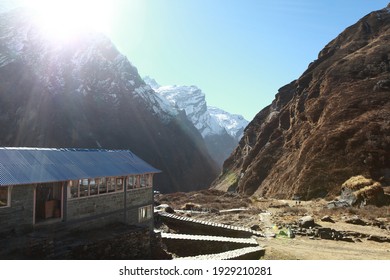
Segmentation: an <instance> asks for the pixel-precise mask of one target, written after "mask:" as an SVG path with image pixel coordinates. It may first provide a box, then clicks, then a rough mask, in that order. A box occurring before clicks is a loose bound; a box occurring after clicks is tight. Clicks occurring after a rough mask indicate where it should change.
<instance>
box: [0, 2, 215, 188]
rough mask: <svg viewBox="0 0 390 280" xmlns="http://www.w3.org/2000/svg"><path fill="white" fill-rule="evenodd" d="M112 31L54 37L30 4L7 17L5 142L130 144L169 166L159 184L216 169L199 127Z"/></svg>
mask: <svg viewBox="0 0 390 280" xmlns="http://www.w3.org/2000/svg"><path fill="white" fill-rule="evenodd" d="M158 98H159V97H158V96H157V95H156V94H155V92H154V91H153V90H152V89H151V88H150V87H149V86H147V85H146V84H145V83H144V81H143V80H142V79H141V78H140V76H139V74H138V72H137V69H136V68H135V67H134V66H133V65H131V63H130V62H129V61H128V60H127V58H126V57H125V56H123V55H122V54H121V53H119V52H118V50H117V49H116V48H115V46H114V45H113V44H112V43H111V42H110V40H109V39H108V38H106V37H105V36H103V35H100V34H96V33H82V34H79V35H78V37H77V38H75V39H74V40H73V41H69V42H67V43H64V42H63V43H58V42H55V41H51V40H50V38H47V37H46V36H45V34H44V32H42V31H41V29H40V28H39V26H36V25H34V22H33V21H32V20H31V18H30V17H29V15H28V13H27V12H26V11H24V10H16V11H12V12H10V13H6V14H2V15H1V17H0V145H1V146H32V147H70V148H72V147H75V148H76V147H81V148H106V149H130V150H131V151H133V152H134V153H136V154H137V155H138V156H140V157H141V158H143V159H144V160H146V161H147V162H149V163H150V164H152V165H153V166H154V167H156V168H158V169H160V170H162V171H163V172H162V173H161V174H158V175H156V180H155V182H156V183H155V185H156V188H158V189H159V190H160V191H163V192H174V191H188V190H197V189H201V188H206V187H207V186H208V185H209V184H210V183H211V182H212V180H213V179H215V177H216V175H217V167H216V166H215V164H214V162H213V161H212V160H211V158H210V156H209V155H208V153H207V148H206V147H205V144H204V141H203V139H202V137H201V135H200V133H199V132H198V131H197V130H196V128H195V127H194V126H193V125H192V123H191V122H189V121H188V119H187V118H186V116H185V115H183V114H178V115H170V114H169V112H166V111H164V109H163V108H161V106H160V105H159V102H158V101H159V100H158Z"/></svg>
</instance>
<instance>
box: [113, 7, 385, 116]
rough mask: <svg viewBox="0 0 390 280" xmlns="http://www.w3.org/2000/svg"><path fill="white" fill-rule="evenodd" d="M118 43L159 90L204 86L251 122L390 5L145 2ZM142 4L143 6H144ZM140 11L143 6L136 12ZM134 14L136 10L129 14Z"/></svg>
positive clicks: (122, 25)
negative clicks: (333, 46)
mask: <svg viewBox="0 0 390 280" xmlns="http://www.w3.org/2000/svg"><path fill="white" fill-rule="evenodd" d="M130 2H133V4H128V5H125V6H127V7H125V6H123V9H122V12H121V13H120V14H119V15H118V19H122V18H123V19H124V18H126V14H128V15H129V18H128V19H126V20H123V21H122V20H118V21H117V24H118V26H116V27H114V28H113V32H112V34H111V37H112V39H113V40H114V42H115V43H116V44H117V46H118V48H119V49H120V50H121V51H122V52H124V53H125V54H126V55H127V56H128V58H129V60H130V61H131V62H132V63H133V64H134V65H135V66H136V67H137V68H138V70H139V72H140V74H141V76H145V75H150V76H152V77H153V78H155V79H156V80H157V81H158V82H159V83H160V84H163V85H168V84H179V85H192V84H194V85H197V86H198V87H200V88H201V89H202V90H203V91H204V92H205V94H206V100H207V102H208V104H209V105H213V106H218V107H221V108H222V109H225V110H227V111H230V112H232V113H239V114H242V115H244V116H245V117H246V118H247V119H248V120H251V119H252V118H253V117H254V116H255V114H256V113H258V112H259V111H260V110H261V109H263V108H264V107H265V106H267V105H269V104H270V103H271V102H272V100H273V98H274V96H275V94H276V93H277V90H278V89H279V88H280V87H282V86H284V85H285V84H287V83H289V82H291V81H292V80H294V79H297V78H298V77H299V76H300V75H301V74H302V73H303V71H304V70H306V68H307V66H308V64H309V63H310V62H312V61H313V60H315V59H316V58H317V55H318V53H319V51H320V50H321V49H322V48H323V47H324V46H325V45H326V44H327V43H328V42H329V41H331V40H332V39H333V38H335V37H336V36H337V35H338V34H339V33H340V32H342V31H343V30H344V29H345V28H347V27H348V26H350V25H352V24H353V23H355V22H356V21H357V20H359V19H360V18H361V17H363V16H365V15H366V14H368V13H369V12H371V11H374V10H378V9H381V8H384V7H386V6H387V4H388V1H369V0H354V1H344V0H343V1H340V0H337V1H334V0H328V1H313V0H289V1H287V0H272V1H271V0H269V1H265V0H257V1H255V0H240V1H238V0H142V1H130ZM140 2H142V4H141V3H140ZM137 5H139V6H137ZM129 11H130V12H129Z"/></svg>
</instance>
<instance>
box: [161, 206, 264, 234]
mask: <svg viewBox="0 0 390 280" xmlns="http://www.w3.org/2000/svg"><path fill="white" fill-rule="evenodd" d="M156 215H158V219H161V221H162V222H163V223H165V224H166V225H167V226H168V227H169V228H171V229H173V230H175V231H176V232H177V233H182V234H195V235H196V234H198V235H215V236H226V237H241V238H249V237H251V236H253V235H256V236H263V233H261V232H259V231H254V230H251V229H248V228H243V227H235V226H230V225H224V224H218V223H213V222H207V221H200V220H196V219H191V218H187V217H182V216H177V215H174V214H169V213H166V212H159V213H156Z"/></svg>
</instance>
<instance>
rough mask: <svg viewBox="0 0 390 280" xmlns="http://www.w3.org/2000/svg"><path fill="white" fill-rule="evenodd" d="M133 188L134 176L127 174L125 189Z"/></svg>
mask: <svg viewBox="0 0 390 280" xmlns="http://www.w3.org/2000/svg"><path fill="white" fill-rule="evenodd" d="M134 188H135V176H129V177H127V189H128V190H130V189H134Z"/></svg>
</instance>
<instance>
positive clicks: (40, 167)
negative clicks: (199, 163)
mask: <svg viewBox="0 0 390 280" xmlns="http://www.w3.org/2000/svg"><path fill="white" fill-rule="evenodd" d="M159 172H160V171H159V170H157V169H155V168H154V167H152V166H151V165H149V164H148V163H146V162H145V161H143V160H142V159H140V158H139V157H137V156H136V155H134V154H133V153H132V152H130V151H128V150H87V149H42V148H0V233H5V232H15V231H18V232H28V231H32V230H34V229H35V228H36V227H39V226H40V225H48V224H61V226H62V227H65V228H66V227H67V226H74V225H76V226H77V227H85V228H91V227H93V226H96V225H99V226H103V225H107V224H111V223H124V224H127V225H135V226H142V227H146V228H149V229H152V228H153V175H154V174H156V173H159Z"/></svg>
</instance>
